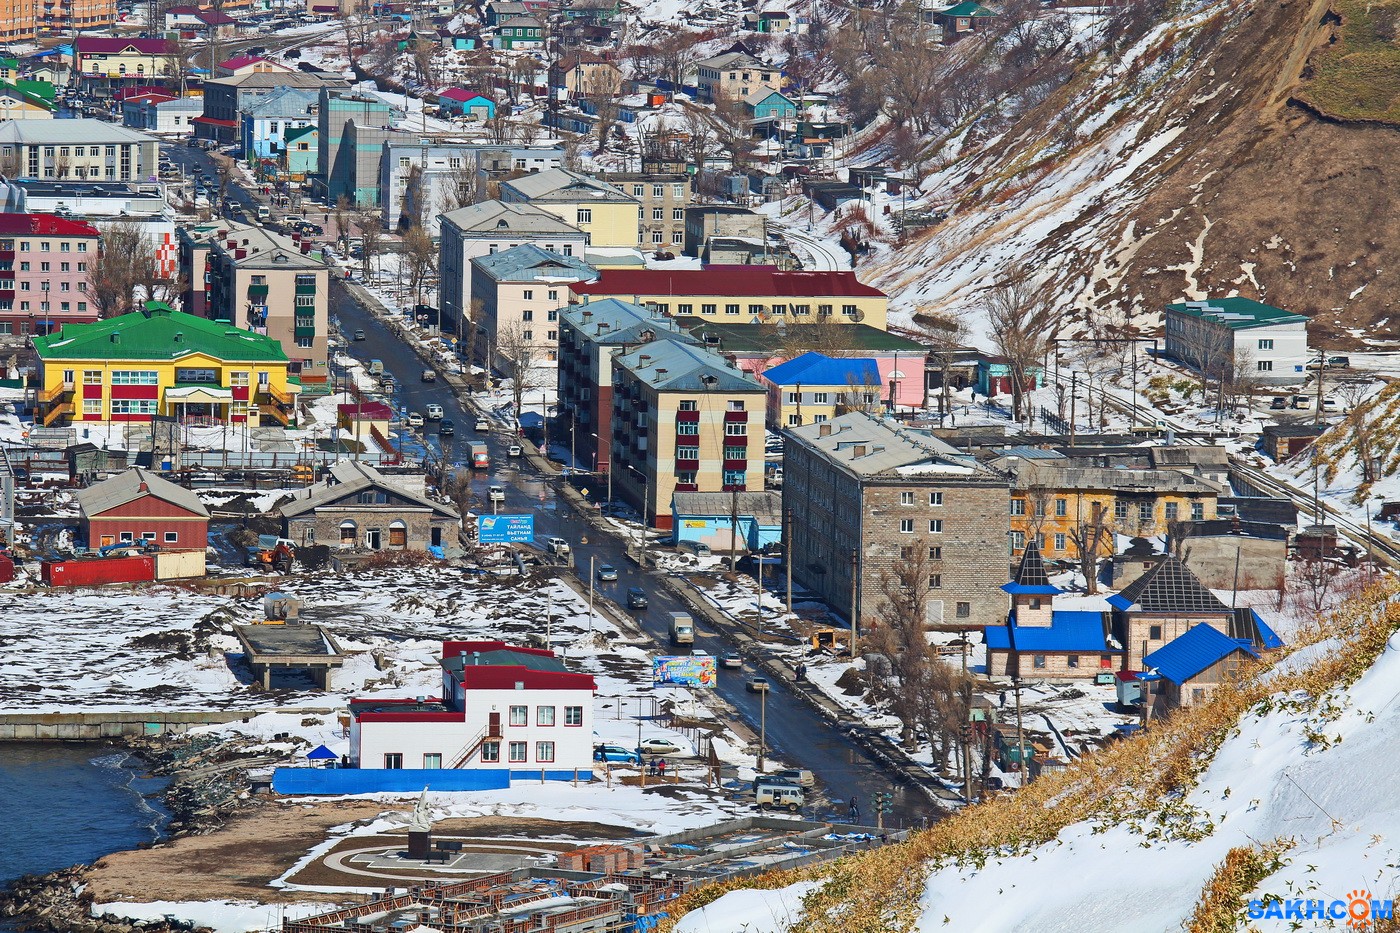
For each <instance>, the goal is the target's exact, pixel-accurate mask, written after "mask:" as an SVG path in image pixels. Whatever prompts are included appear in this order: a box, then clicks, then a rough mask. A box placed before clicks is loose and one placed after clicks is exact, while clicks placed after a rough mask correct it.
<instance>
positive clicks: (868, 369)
mask: <svg viewBox="0 0 1400 933" xmlns="http://www.w3.org/2000/svg"><path fill="white" fill-rule="evenodd" d="M763 378H764V379H767V380H768V381H769V382H771V383H773V384H774V385H779V386H788V385H796V384H798V383H802V384H804V385H815V386H878V385H879V384H880V368H879V367H878V366H876V365H875V361H874V360H872V359H837V358H833V357H829V356H823V355H822V354H820V353H804V354H802V355H801V356H795V357H793V358H792V359H790V360H788V361H787V362H786V363H780V364H779V365H777V366H774V367H773V368H772V369H769V370H765V371H764V373H763Z"/></svg>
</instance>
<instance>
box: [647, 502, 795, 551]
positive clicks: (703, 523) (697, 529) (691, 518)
mask: <svg viewBox="0 0 1400 933" xmlns="http://www.w3.org/2000/svg"><path fill="white" fill-rule="evenodd" d="M736 509H737V513H736V511H735V510H736ZM671 514H672V515H673V516H674V518H675V524H674V527H673V530H674V532H675V543H676V544H677V545H679V544H682V543H690V544H704V545H707V546H708V547H709V548H710V550H712V551H716V552H719V551H725V552H728V553H733V552H735V551H741V550H747V551H751V552H756V551H761V550H763V549H764V548H765V547H768V546H769V545H775V544H778V543H779V542H780V541H782V537H783V497H782V495H781V494H780V493H777V492H741V493H739V494H738V495H737V497H736V496H734V495H733V494H731V493H727V492H677V493H674V494H673V495H672V497H671ZM736 515H737V524H738V537H737V539H736V537H735V524H736ZM736 542H737V543H736Z"/></svg>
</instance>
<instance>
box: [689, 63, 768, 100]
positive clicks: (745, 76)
mask: <svg viewBox="0 0 1400 933" xmlns="http://www.w3.org/2000/svg"><path fill="white" fill-rule="evenodd" d="M695 86H696V90H697V92H698V95H699V99H700V100H701V101H704V102H705V103H715V102H717V101H726V100H731V101H742V100H743V99H744V98H746V97H748V96H749V95H750V94H752V93H754V92H755V91H757V90H758V89H759V88H767V89H769V90H770V91H781V90H782V89H783V73H782V70H781V69H779V68H777V67H775V66H773V65H769V64H766V63H764V62H762V61H760V60H759V59H757V58H754V57H753V56H752V55H750V54H749V53H747V52H743V51H734V50H730V51H728V52H724V53H723V54H720V55H715V56H713V57H711V58H706V59H702V60H701V61H698V62H696V63H695Z"/></svg>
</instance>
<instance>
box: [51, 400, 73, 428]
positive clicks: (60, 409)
mask: <svg viewBox="0 0 1400 933" xmlns="http://www.w3.org/2000/svg"><path fill="white" fill-rule="evenodd" d="M71 414H73V403H72V402H64V403H63V404H62V405H55V406H54V407H52V408H50V409H49V410H48V411H47V412H45V413H44V427H46V428H47V427H49V426H50V425H52V424H53V423H54V422H55V421H57V420H58V419H60V418H63V417H65V416H68V415H71Z"/></svg>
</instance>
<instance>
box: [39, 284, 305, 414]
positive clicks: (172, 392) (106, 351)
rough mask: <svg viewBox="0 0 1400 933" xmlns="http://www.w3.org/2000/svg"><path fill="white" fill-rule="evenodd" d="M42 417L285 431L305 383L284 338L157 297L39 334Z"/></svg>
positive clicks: (40, 409)
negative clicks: (293, 370) (294, 372)
mask: <svg viewBox="0 0 1400 933" xmlns="http://www.w3.org/2000/svg"><path fill="white" fill-rule="evenodd" d="M33 344H34V352H35V354H36V355H37V356H38V358H39V385H40V388H39V389H38V391H37V393H36V396H35V404H36V407H37V410H38V414H37V416H36V417H37V420H39V421H41V422H42V423H43V424H44V425H46V426H47V425H51V424H54V423H56V422H58V421H60V420H62V421H67V422H71V423H74V424H78V423H83V422H139V423H149V422H150V421H151V420H152V416H154V415H162V416H165V417H167V418H176V419H179V421H181V422H183V423H191V424H206V423H214V424H219V423H230V422H231V423H235V424H238V423H246V424H247V425H248V426H250V427H257V426H258V425H259V424H282V425H286V424H288V423H290V422H292V421H294V420H295V418H296V402H297V394H298V393H299V392H301V384H300V383H299V382H296V381H293V380H292V379H291V378H290V377H289V376H288V373H287V356H286V354H285V353H283V352H282V347H281V346H280V345H279V344H278V343H277V341H275V340H272V339H271V338H269V337H265V336H263V335H261V334H255V333H251V332H242V331H230V330H229V327H228V325H227V324H224V323H220V322H217V321H208V320H205V319H204V318H200V317H195V316H194V315H192V314H185V313H184V312H182V311H173V310H171V309H170V307H169V306H168V305H165V304H162V303H161V302H156V301H150V302H147V303H146V306H145V308H143V309H142V310H140V311H134V312H132V313H130V314H122V315H118V316H117V317H113V318H107V319H106V320H102V321H97V322H94V323H92V324H69V325H67V326H66V327H64V328H62V329H61V330H59V331H58V332H56V333H53V334H49V335H46V336H42V337H35V338H33Z"/></svg>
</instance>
